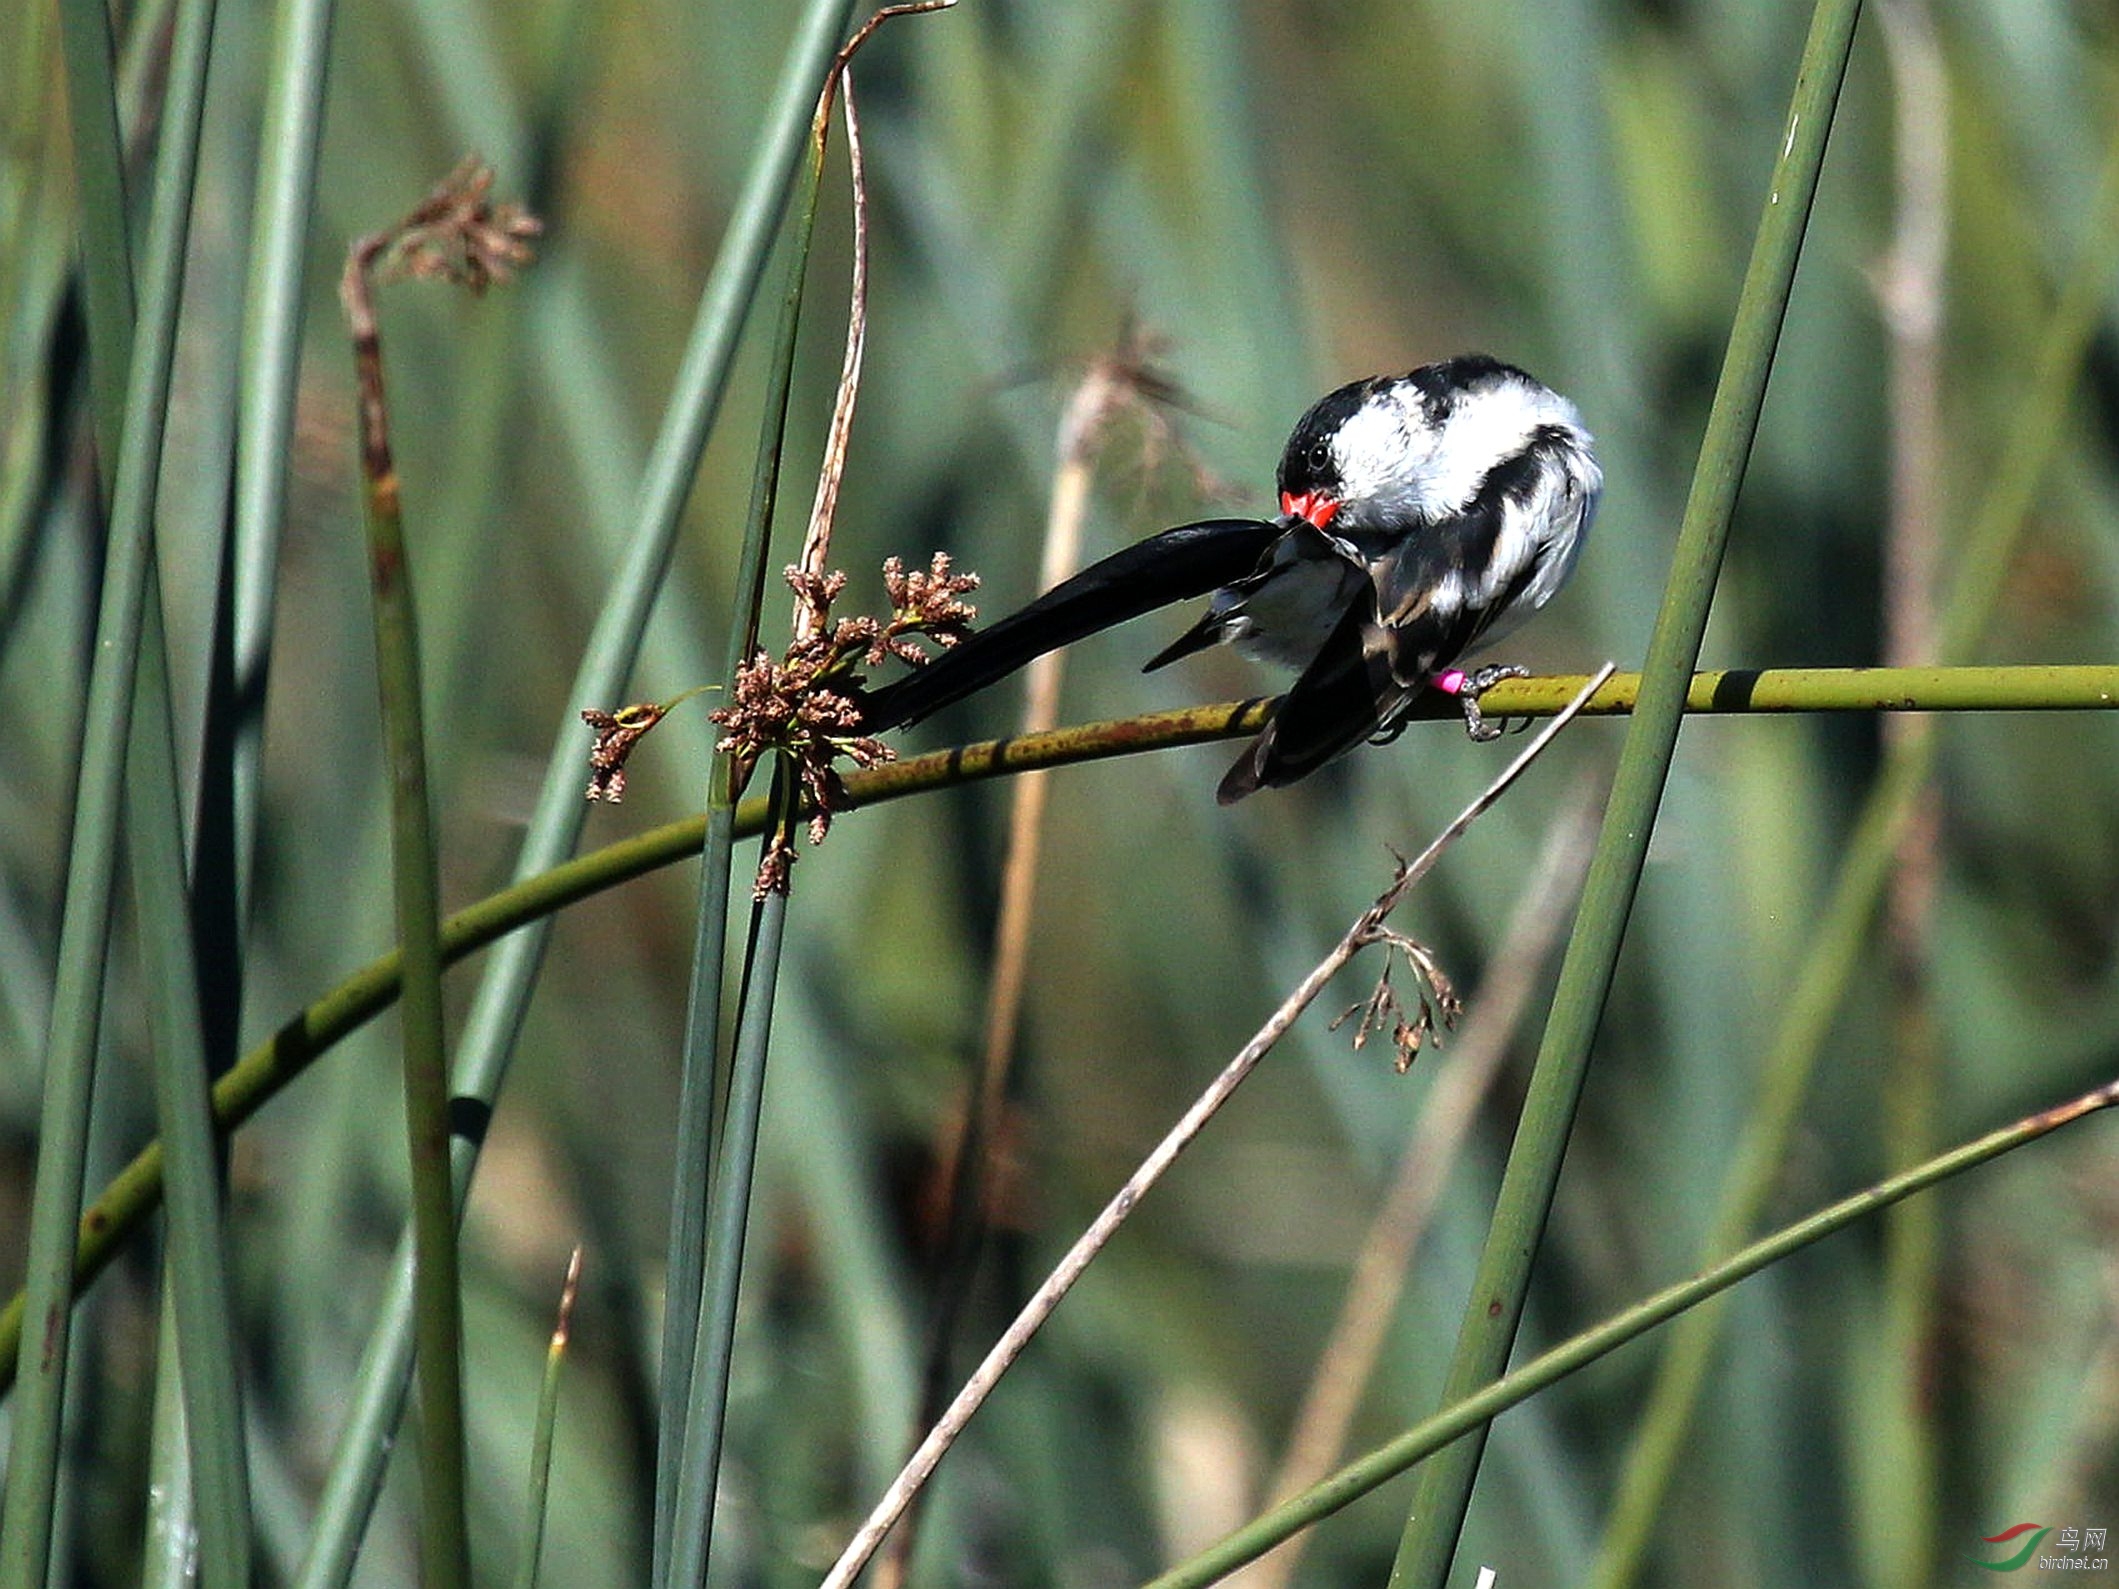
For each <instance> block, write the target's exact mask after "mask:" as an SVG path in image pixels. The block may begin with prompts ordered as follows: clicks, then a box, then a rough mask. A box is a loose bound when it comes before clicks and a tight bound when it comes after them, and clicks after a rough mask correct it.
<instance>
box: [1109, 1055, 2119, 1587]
mask: <svg viewBox="0 0 2119 1589" xmlns="http://www.w3.org/2000/svg"><path fill="white" fill-rule="evenodd" d="M2115 1103H2119V1081H2113V1082H2107V1083H2106V1084H2105V1085H2104V1086H2102V1087H2099V1088H2097V1089H2095V1090H2094V1091H2092V1092H2087V1093H2084V1094H2083V1095H2082V1096H2081V1097H2079V1098H2075V1099H2072V1100H2070V1101H2069V1102H2067V1103H2064V1104H2061V1105H2060V1106H2059V1107H2057V1108H2053V1109H2048V1110H2045V1111H2044V1112H2042V1113H2040V1114H2035V1115H2030V1116H2028V1117H2026V1118H2025V1119H2022V1120H2019V1121H2017V1122H2016V1123H2015V1124H2014V1125H2010V1126H2004V1127H2003V1128H2002V1129H2001V1130H1999V1131H1994V1132H1990V1133H1988V1134H1987V1135H1986V1136H1983V1137H1980V1138H1978V1139H1977V1140H1976V1141H1972V1142H1967V1143H1966V1144H1964V1145H1963V1146H1962V1147H1959V1148H1953V1149H1952V1150H1951V1151H1949V1152H1948V1153H1944V1154H1940V1155H1938V1156H1936V1157H1935V1158H1932V1159H1929V1160H1928V1161H1927V1162H1926V1163H1924V1164H1921V1165H1918V1166H1916V1167H1915V1168H1913V1169H1910V1170H1907V1171H1905V1172H1904V1173H1903V1174H1899V1175H1894V1176H1891V1177H1890V1178H1889V1179H1887V1180H1883V1181H1879V1182H1877V1183H1876V1184H1875V1185H1874V1186H1871V1187H1869V1188H1868V1189H1867V1190H1865V1191H1860V1192H1856V1193H1855V1194H1854V1195H1853V1196H1851V1197H1845V1198H1842V1199H1841V1200H1840V1201H1839V1202H1837V1203H1833V1204H1831V1205H1830V1206H1828V1207H1826V1208H1822V1209H1819V1210H1818V1211H1817V1212H1816V1213H1815V1214H1812V1215H1810V1216H1809V1217H1808V1218H1807V1219H1802V1220H1798V1221H1797V1222H1796V1223H1794V1224H1792V1225H1788V1226H1785V1227H1784V1228H1782V1229H1781V1230H1778V1231H1775V1232H1774V1233H1773V1234H1772V1235H1770V1236H1766V1237H1763V1238H1761V1239H1760V1240H1758V1241H1755V1242H1753V1243H1752V1244H1751V1245H1750V1246H1748V1247H1746V1248H1744V1249H1743V1250H1742V1251H1741V1252H1737V1253H1733V1254H1731V1255H1730V1256H1729V1257H1728V1258H1726V1259H1724V1260H1723V1261H1722V1262H1721V1263H1718V1264H1716V1265H1714V1266H1713V1267H1712V1268H1709V1269H1705V1270H1702V1271H1701V1272H1700V1273H1699V1274H1697V1275H1695V1276H1693V1278H1691V1279H1690V1280H1681V1281H1679V1282H1678V1283H1677V1284H1676V1285H1673V1286H1667V1287H1665V1288H1664V1289H1663V1290H1661V1291H1658V1292H1657V1293H1655V1295H1653V1296H1651V1297H1646V1298H1643V1299H1642V1300H1641V1301H1639V1302H1636V1303H1635V1304H1634V1305H1633V1306H1632V1307H1630V1308H1628V1309H1626V1310H1625V1311H1624V1312H1623V1313H1616V1314H1614V1315H1612V1316H1611V1317H1610V1318H1608V1319H1606V1320H1605V1321H1604V1322H1603V1323H1602V1324H1599V1325H1596V1326H1595V1327H1594V1328H1591V1329H1587V1330H1584V1331H1583V1332H1582V1333H1581V1334H1579V1335H1577V1336H1575V1337H1573V1338H1572V1339H1570V1340H1567V1341H1563V1342H1562V1343H1561V1344H1560V1345H1558V1346H1555V1347H1553V1348H1552V1349H1551V1350H1550V1351H1546V1352H1541V1353H1540V1354H1539V1355H1538V1356H1536V1357H1534V1358H1532V1359H1531V1360H1530V1361H1529V1362H1528V1363H1525V1364H1524V1365H1523V1366H1522V1367H1521V1368H1519V1369H1516V1370H1515V1371H1514V1372H1513V1373H1510V1374H1508V1375H1507V1376H1505V1377H1504V1378H1501V1379H1498V1380H1496V1381H1494V1382H1493V1383H1491V1384H1489V1385H1486V1386H1485V1387H1483V1388H1482V1389H1480V1390H1479V1391H1477V1392H1476V1393H1474V1394H1473V1395H1470V1396H1466V1397H1464V1398H1462V1399H1461V1400H1458V1401H1455V1402H1451V1403H1449V1404H1448V1405H1446V1406H1445V1407H1444V1408H1443V1409H1442V1410H1441V1411H1440V1412H1438V1413H1436V1414H1435V1415H1434V1416H1433V1417H1431V1418H1428V1419H1426V1420H1425V1421H1424V1422H1421V1423H1418V1424H1415V1425H1414V1426H1413V1427H1412V1428H1410V1429H1408V1430H1406V1432H1405V1433H1404V1434H1402V1435H1399V1436H1398V1437H1397V1438H1396V1439H1395V1440H1392V1441H1390V1442H1388V1443H1387V1444H1385V1445H1382V1446H1379V1447H1378V1448H1377V1449H1376V1450H1374V1451H1372V1452H1370V1453H1369V1454H1368V1455H1367V1456H1365V1457H1362V1458H1360V1459H1359V1460H1357V1461H1354V1462H1350V1463H1348V1464H1347V1465H1346V1466H1345V1467H1343V1468H1341V1469H1340V1470H1339V1471H1338V1472H1337V1473H1335V1474H1333V1475H1332V1476H1331V1477H1330V1478H1328V1479H1326V1480H1324V1481H1323V1482H1322V1483H1320V1484H1317V1485H1315V1486H1313V1487H1311V1488H1310V1489H1307V1490H1305V1491H1303V1492H1302V1493H1301V1494H1300V1495H1297V1496H1294V1497H1293V1498H1291V1499H1290V1500H1288V1501H1286V1502H1284V1503H1283V1504H1281V1505H1279V1506H1276V1507H1274V1508H1273V1510H1272V1511H1270V1512H1268V1513H1266V1514H1265V1516H1263V1517H1260V1518H1258V1519H1256V1520H1255V1521H1253V1522H1251V1523H1249V1524H1247V1525H1245V1526H1244V1527H1243V1528H1240V1529H1238V1530H1237V1531H1236V1532H1235V1533H1233V1534H1231V1535H1229V1536H1228V1538H1226V1539H1224V1540H1222V1541H1221V1542H1220V1543H1219V1544H1217V1545H1215V1546H1213V1547H1212V1548H1211V1549H1208V1550H1205V1551H1202V1552H1201V1553H1200V1554H1199V1555H1197V1556H1194V1557H1191V1558H1190V1559H1189V1560H1187V1561H1184V1562H1181V1563H1180V1564H1179V1565H1177V1566H1175V1567H1173V1568H1171V1569H1170V1570H1169V1571H1168V1572H1166V1573H1164V1574H1163V1575H1162V1576H1161V1577H1159V1578H1156V1579H1155V1580H1153V1582H1151V1583H1150V1584H1149V1585H1148V1586H1147V1589H1201V1586H1203V1585H1205V1584H1210V1583H1213V1582H1214V1581H1215V1580H1216V1579H1218V1578H1220V1577H1222V1576H1223V1575H1225V1574H1227V1573H1230V1572H1233V1571H1235V1570H1236V1569H1237V1568H1238V1567H1241V1566H1242V1565H1243V1564H1244V1563H1246V1562H1249V1561H1255V1560H1257V1559H1258V1558H1259V1557H1260V1556H1263V1555H1264V1554H1265V1553H1266V1552H1267V1551H1269V1550H1271V1549H1272V1548H1273V1547H1274V1546H1275V1545H1278V1544H1280V1543H1281V1542H1282V1541H1283V1540H1286V1539H1288V1538H1289V1537H1290V1536H1292V1535H1293V1534H1295V1533H1296V1532H1297V1531H1298V1530H1300V1529H1303V1528H1307V1527H1308V1526H1309V1525H1310V1524H1312V1523H1314V1522H1316V1521H1317V1520H1318V1519H1320V1518H1323V1517H1328V1516H1330V1515H1331V1514H1332V1513H1333V1512H1336V1511H1338V1510H1340V1509H1341V1508H1342V1507H1344V1506H1346V1505H1347V1504H1348V1503H1350V1502H1352V1501H1355V1500H1358V1499H1359V1498H1360V1497H1362V1496H1364V1495H1366V1494H1368V1493H1369V1491H1371V1490H1373V1489H1375V1488H1376V1487H1377V1486H1378V1485H1380V1484H1383V1483H1386V1482H1388V1481H1389V1480H1391V1479H1394V1478H1396V1477H1397V1476H1398V1475H1399V1474H1401V1473H1403V1472H1404V1471H1405V1470H1406V1469H1407V1468H1410V1467H1412V1466H1413V1465H1414V1464H1415V1463H1418V1462H1421V1461H1424V1460H1425V1459H1427V1458H1429V1457H1431V1456H1433V1455H1434V1454H1436V1453H1437V1452H1440V1451H1443V1450H1445V1449H1448V1448H1450V1447H1451V1445H1452V1442H1458V1443H1461V1442H1462V1441H1463V1440H1464V1438H1465V1437H1466V1436H1467V1435H1470V1434H1472V1433H1474V1432H1476V1431H1477V1430H1479V1429H1481V1428H1483V1427H1485V1425H1486V1424H1488V1423H1489V1422H1491V1421H1492V1420H1493V1419H1494V1418H1496V1417H1498V1416H1500V1415H1501V1414H1502V1413H1504V1412H1506V1411H1508V1409H1509V1408H1511V1407H1515V1406H1518V1405H1520V1404H1521V1403H1523V1402H1525V1401H1527V1400H1529V1399H1530V1398H1531V1397H1532V1396H1534V1395H1536V1394H1537V1393H1538V1392H1539V1391H1541V1390H1544V1389H1545V1388H1546V1387H1547V1386H1549V1385H1554V1384H1557V1383H1558V1382H1559V1381H1560V1380H1562V1379H1565V1378H1566V1377H1567V1376H1568V1375H1570V1374H1573V1373H1575V1372H1577V1371H1578V1370H1580V1369H1582V1368H1585V1367H1587V1366H1588V1365H1589V1364H1591V1363H1594V1362H1595V1361H1596V1360H1597V1359H1598V1358H1600V1357H1604V1356H1606V1355H1607V1354H1608V1353H1610V1352H1613V1351H1615V1350H1617V1349H1618V1348H1619V1347H1621V1346H1624V1345H1625V1344H1626V1343H1627V1342H1628V1341H1631V1340H1634V1339H1636V1338H1637V1337H1639V1336H1640V1335H1642V1334H1644V1333H1645V1332H1647V1331H1649V1330H1652V1329H1654V1328H1655V1327H1656V1326H1657V1325H1658V1324H1661V1323H1663V1322H1665V1321H1666V1320H1668V1319H1671V1318H1674V1317H1676V1316H1677V1315H1678V1314H1680V1313H1683V1312H1684V1311H1685V1310H1686V1309H1688V1308H1692V1307H1696V1306H1697V1305H1699V1304H1700V1303H1702V1302H1704V1301H1706V1300H1707V1299H1708V1298H1710V1297H1714V1296H1718V1295H1719V1294H1720V1293H1722V1292H1724V1291H1726V1290H1728V1289H1729V1287H1731V1286H1733V1285H1735V1284H1736V1283H1737V1282H1738V1281H1739V1280H1743V1279H1747V1278H1748V1277H1750V1276H1751V1275H1754V1274H1757V1273H1758V1272H1759V1271H1760V1270H1761V1269H1763V1268H1765V1267H1766V1266H1767V1265H1769V1264H1774V1263H1778V1262H1779V1261H1780V1260H1781V1259H1783V1258H1786V1257H1788V1256H1790V1255H1791V1254H1794V1253H1798V1252H1801V1251H1802V1250H1803V1249H1804V1248H1805V1247H1809V1246H1812V1245H1814V1244H1815V1243H1817V1242H1820V1241H1822V1240H1824V1239H1825V1238H1826V1237H1827V1236H1830V1235H1833V1234H1834V1233H1836V1232H1838V1231H1841V1230H1844V1229H1846V1227H1847V1226H1849V1225H1851V1224H1853V1223H1854V1222H1855V1221H1856V1220H1860V1219H1866V1218H1867V1217H1868V1216H1870V1215H1871V1214H1875V1213H1877V1212H1879V1211H1881V1210H1883V1209H1886V1208H1889V1207H1891V1206H1892V1205H1893V1204H1896V1203H1900V1202H1903V1201H1904V1200H1905V1199H1906V1198H1908V1197H1911V1196H1913V1195H1914V1194H1915V1193H1917V1192H1924V1191H1926V1190H1927V1189H1928V1188H1929V1187H1931V1186H1936V1185H1939V1184H1940V1183H1942V1182H1943V1181H1946V1180H1949V1179H1950V1178H1951V1177H1952V1176H1956V1175H1961V1174H1963V1173H1964V1172H1965V1171H1966V1170H1971V1169H1976V1168H1978V1167H1979V1166H1980V1165H1982V1164H1985V1163H1987V1162H1989V1161H1990V1160H1993V1159H1997V1158H1999V1157H2001V1155H2002V1154H2004V1153H2007V1152H2010V1151H2011V1150H2013V1149H2016V1148H2020V1147H2022V1146H2023V1145H2024V1144H2025V1143H2028V1142H2035V1141H2037V1140H2038V1139H2039V1138H2040V1137H2043V1136H2047V1135H2049V1134H2050V1133H2052V1132H2054V1131H2057V1130H2059V1129H2060V1127H2062V1126H2064V1125H2068V1124H2070V1123H2071V1122H2073V1121H2076V1120H2080V1119H2082V1118H2083V1117H2084V1116H2085V1115H2090V1114H2095V1113H2096V1112H2097V1111H2098V1110H2101V1109H2108V1108H2110V1107H2111V1106H2112V1105H2113V1104H2115Z"/></svg>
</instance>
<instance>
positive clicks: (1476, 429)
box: [1332, 374, 1582, 529]
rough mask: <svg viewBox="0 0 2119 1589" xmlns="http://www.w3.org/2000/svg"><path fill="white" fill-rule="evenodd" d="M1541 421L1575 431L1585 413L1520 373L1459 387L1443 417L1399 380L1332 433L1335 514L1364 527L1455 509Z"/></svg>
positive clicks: (1519, 447)
mask: <svg viewBox="0 0 2119 1589" xmlns="http://www.w3.org/2000/svg"><path fill="white" fill-rule="evenodd" d="M1546 425H1561V426H1566V427H1568V428H1570V429H1573V430H1576V431H1580V430H1581V428H1582V416H1581V414H1580V413H1579V412H1577V410H1576V409H1575V406H1574V404H1572V403H1570V402H1569V401H1568V400H1567V399H1566V398H1564V397H1562V396H1560V395H1559V394H1558V393H1557V392H1554V391H1552V390H1550V389H1548V388H1547V387H1544V386H1541V385H1539V384H1537V383H1536V382H1532V381H1528V380H1525V379H1524V378H1522V377H1520V376H1517V375H1513V374H1504V375H1500V376H1496V377H1493V378H1491V379H1488V380H1486V381H1484V382H1483V383H1481V384H1479V385H1476V386H1473V387H1472V388H1470V389H1468V390H1466V391H1463V392H1460V393H1458V394H1457V396H1456V401H1455V406H1454V407H1453V408H1452V410H1451V411H1450V413H1449V415H1448V416H1447V417H1446V418H1445V419H1444V420H1443V421H1442V423H1441V424H1440V425H1431V424H1430V423H1429V422H1428V419H1427V410H1426V407H1425V405H1424V404H1423V403H1422V402H1421V400H1420V394H1419V391H1418V390H1417V389H1416V388H1415V387H1413V386H1412V385H1411V384H1410V383H1409V382H1406V383H1400V384H1399V385H1398V386H1395V387H1393V388H1391V389H1390V390H1388V391H1387V392H1383V393H1379V394H1378V395H1377V397H1376V398H1375V399H1374V400H1373V401H1371V402H1369V403H1368V404H1367V405H1365V406H1364V407H1363V408H1361V409H1360V410H1358V411H1357V412H1356V413H1354V414H1353V415H1352V416H1350V417H1349V418H1348V420H1347V422H1346V423H1345V424H1344V425H1342V426H1341V427H1340V428H1339V433H1338V435H1337V436H1335V437H1334V438H1333V442H1332V445H1333V461H1334V462H1335V463H1336V464H1337V466H1338V470H1339V478H1340V482H1341V497H1342V500H1343V501H1344V502H1345V504H1346V506H1345V508H1344V509H1343V510H1342V513H1343V515H1345V517H1343V518H1342V519H1341V521H1340V522H1341V523H1343V524H1345V526H1346V527H1347V528H1349V529H1363V528H1369V527H1372V526H1382V525H1386V524H1390V523H1392V522H1398V521H1402V520H1403V519H1404V518H1406V517H1407V516H1408V515H1413V516H1418V517H1421V518H1429V519H1433V518H1440V517H1442V516H1443V515H1445V514H1449V513H1456V512H1459V511H1461V510H1462V509H1463V508H1464V507H1465V505H1466V504H1468V503H1469V502H1470V501H1471V499H1472V497H1473V496H1474V495H1475V494H1476V493H1477V492H1478V489H1479V486H1480V484H1481V482H1483V481H1484V480H1485V479H1486V477H1487V475H1488V474H1489V473H1490V472H1491V471H1492V470H1493V468H1494V466H1495V465H1496V464H1499V463H1502V462H1504V461H1505V460H1507V459H1509V458H1511V457H1513V456H1515V455H1516V454H1517V453H1518V452H1520V451H1522V449H1523V447H1524V445H1525V444H1526V443H1527V442H1528V441H1529V440H1530V438H1531V436H1532V435H1533V434H1534V433H1535V432H1536V431H1537V430H1538V429H1539V428H1540V427H1541V426H1546Z"/></svg>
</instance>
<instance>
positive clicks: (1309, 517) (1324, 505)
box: [1280, 491, 1339, 530]
mask: <svg viewBox="0 0 2119 1589" xmlns="http://www.w3.org/2000/svg"><path fill="white" fill-rule="evenodd" d="M1280 511H1281V512H1283V513H1285V514H1286V515H1287V516H1288V517H1289V518H1291V519H1303V520H1306V521H1308V522H1309V523H1310V524H1312V525H1314V526H1315V527H1316V528H1318V529H1320V530H1321V529H1323V528H1324V527H1325V526H1326V525H1327V524H1330V523H1331V522H1332V515H1333V514H1335V513H1337V512H1338V511H1339V504H1338V503H1337V502H1335V501H1334V500H1333V499H1332V498H1330V497H1328V496H1324V495H1323V494H1321V493H1319V492H1316V491H1305V492H1303V493H1302V494H1301V495H1300V496H1297V495H1296V494H1295V493H1294V492H1292V491H1283V492H1281V493H1280Z"/></svg>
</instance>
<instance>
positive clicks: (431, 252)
mask: <svg viewBox="0 0 2119 1589" xmlns="http://www.w3.org/2000/svg"><path fill="white" fill-rule="evenodd" d="M492 191H493V169H492V167H490V166H488V165H487V164H485V163H484V162H483V161H482V160H480V159H479V158H478V157H477V156H476V155H467V156H465V158H464V160H463V161H462V163H461V164H459V165H458V166H457V168H456V169H455V170H454V171H452V172H450V173H449V174H448V176H446V177H444V178H443V179H442V181H441V182H440V184H439V185H438V186H437V187H436V188H435V189H434V191H433V192H432V193H430V194H428V195H427V197H426V198H425V199H423V200H421V201H420V204H419V207H418V208H417V209H415V210H413V211H412V213H411V214H410V215H407V216H406V217H405V219H404V221H403V222H402V223H401V224H400V225H399V227H398V228H397V229H396V231H395V232H394V233H393V234H391V235H390V236H389V237H387V239H385V243H386V249H385V251H384V253H383V259H382V268H383V269H384V270H385V271H386V272H388V273H390V274H393V275H401V276H412V277H416V278H418V279H420V280H423V281H446V282H451V283H453V284H455V285H456V286H459V287H468V288H469V289H470V290H471V291H472V292H484V291H485V290H486V288H488V287H490V286H492V285H493V284H494V283H495V282H504V281H506V280H507V279H508V278H509V277H510V276H512V275H513V274H514V273H515V272H516V271H517V270H519V269H521V268H522V267H523V266H524V265H526V264H528V263H529V262H530V260H531V258H532V254H531V250H530V240H531V239H532V238H534V237H536V236H537V235H538V234H539V233H540V232H542V231H543V230H544V224H543V223H542V222H541V221H539V220H538V219H537V217H536V216H534V215H532V214H530V213H529V212H528V211H527V210H525V209H523V207H522V206H521V205H519V204H494V203H492V202H491V195H492Z"/></svg>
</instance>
